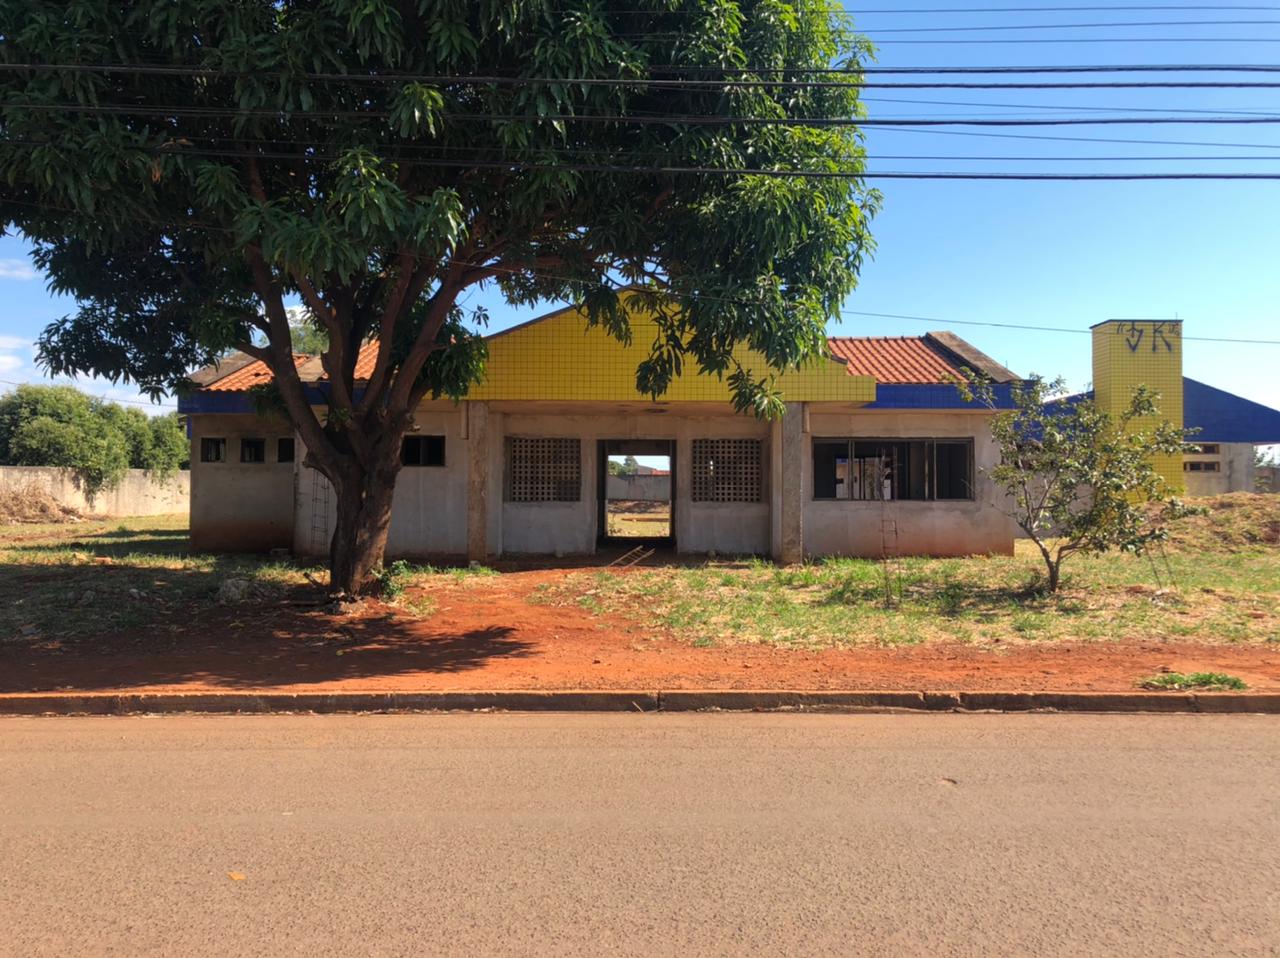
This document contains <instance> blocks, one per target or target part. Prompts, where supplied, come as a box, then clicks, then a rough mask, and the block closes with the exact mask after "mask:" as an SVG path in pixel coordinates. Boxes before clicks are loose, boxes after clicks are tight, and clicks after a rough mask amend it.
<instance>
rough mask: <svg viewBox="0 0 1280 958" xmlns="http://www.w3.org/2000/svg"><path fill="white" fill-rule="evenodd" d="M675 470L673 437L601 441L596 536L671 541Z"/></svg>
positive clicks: (672, 534)
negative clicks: (598, 513) (670, 438)
mask: <svg viewBox="0 0 1280 958" xmlns="http://www.w3.org/2000/svg"><path fill="white" fill-rule="evenodd" d="M674 474H675V442H674V441H673V440H669V439H605V440H602V441H601V443H600V538H601V539H602V540H613V541H623V540H630V541H649V542H661V543H664V544H668V543H671V542H673V541H674V540H675V522H674V518H675V517H674V514H673V511H672V507H673V502H674V499H675V496H674V494H673V493H674V491H675V483H674V481H673V478H672V477H673V476H674Z"/></svg>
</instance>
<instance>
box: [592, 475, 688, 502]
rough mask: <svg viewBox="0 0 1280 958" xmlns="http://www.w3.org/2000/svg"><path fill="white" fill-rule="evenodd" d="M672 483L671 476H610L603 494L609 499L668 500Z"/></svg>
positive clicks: (635, 500)
mask: <svg viewBox="0 0 1280 958" xmlns="http://www.w3.org/2000/svg"><path fill="white" fill-rule="evenodd" d="M672 483H673V480H672V477H671V476H654V475H635V476H610V477H609V479H608V481H607V489H606V490H605V494H606V496H607V497H608V498H609V499H611V500H613V499H625V500H629V501H632V502H670V501H671V486H672Z"/></svg>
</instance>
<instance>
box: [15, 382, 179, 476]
mask: <svg viewBox="0 0 1280 958" xmlns="http://www.w3.org/2000/svg"><path fill="white" fill-rule="evenodd" d="M187 449H188V444H187V435H186V431H185V430H184V429H183V428H182V424H181V423H180V422H179V421H178V416H177V414H176V413H170V414H168V415H164V416H155V417H151V416H148V415H147V414H146V413H144V412H143V411H142V410H140V409H126V408H125V407H123V406H121V405H119V404H117V403H113V402H107V401H104V400H101V399H95V398H93V397H91V396H87V395H85V394H84V393H82V392H81V391H80V390H78V389H76V388H74V387H72V386H33V385H28V386H18V387H17V388H16V389H14V390H13V391H12V392H10V393H7V394H6V395H3V396H0V465H6V466H57V467H60V468H63V469H70V470H71V471H72V472H74V473H75V474H76V477H77V478H78V479H79V480H80V483H81V485H82V487H83V488H84V490H85V492H86V493H87V494H88V495H89V496H93V495H96V494H97V493H98V492H100V491H101V490H103V489H106V488H111V487H112V486H115V485H117V484H118V483H119V482H120V480H121V479H123V478H124V475H125V472H126V471H127V470H129V469H145V470H147V471H148V472H150V473H151V474H152V475H154V476H156V477H157V478H166V477H168V476H170V475H172V474H173V473H174V472H176V471H177V470H178V469H179V468H180V467H183V466H185V465H187V457H188V454H187Z"/></svg>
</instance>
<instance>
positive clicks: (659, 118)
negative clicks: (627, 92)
mask: <svg viewBox="0 0 1280 958" xmlns="http://www.w3.org/2000/svg"><path fill="white" fill-rule="evenodd" d="M9 108H10V109H13V110H30V111H33V112H36V113H89V114H104V115H122V116H152V117H161V118H167V117H180V116H182V117H213V118H241V117H246V118H257V119H286V120H287V119H317V120H326V119H359V120H376V119H388V118H390V117H391V115H392V113H391V111H389V110H315V109H312V110H288V109H276V108H261V107H250V108H245V109H236V108H229V107H206V106H177V105H174V106H168V105H161V106H147V107H142V106H133V105H130V104H119V103H112V104H84V105H82V104H73V103H10V104H9ZM441 118H442V119H446V120H458V121H463V122H468V123H473V122H491V123H625V124H636V125H642V126H654V125H658V126H662V125H668V124H673V125H685V126H734V125H743V126H813V127H844V126H848V127H859V128H866V127H877V126H1102V125H1134V124H1172V123H1176V124H1215V125H1216V124H1274V123H1280V115H1275V114H1268V115H1263V116H1204V117H1201V116H1196V117H1150V116H1138V117H1065V118H1061V117H1044V118H1036V119H1009V118H1001V119H983V118H977V117H946V118H936V119H920V118H914V117H887V118H867V117H831V116H819V117H796V116H788V117H769V116H730V115H715V114H675V113H673V114H661V113H628V114H620V113H616V114H605V113H580V114H575V113H556V114H542V115H523V114H508V113H443V114H441Z"/></svg>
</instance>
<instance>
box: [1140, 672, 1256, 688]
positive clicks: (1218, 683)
mask: <svg viewBox="0 0 1280 958" xmlns="http://www.w3.org/2000/svg"><path fill="white" fill-rule="evenodd" d="M1139 684H1140V685H1141V687H1142V688H1144V689H1153V690H1157V691H1169V692H1182V691H1185V690H1187V689H1199V690H1201V691H1203V692H1228V691H1229V692H1240V691H1243V690H1244V689H1247V688H1248V687H1249V686H1248V685H1246V684H1245V682H1244V680H1243V679H1241V678H1239V677H1237V676H1235V675H1227V674H1226V673H1225V672H1192V673H1190V674H1189V675H1184V674H1183V673H1181V672H1162V673H1161V674H1160V675H1153V676H1152V677H1151V678H1149V679H1146V680H1145V681H1143V682H1141V683H1139Z"/></svg>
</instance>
